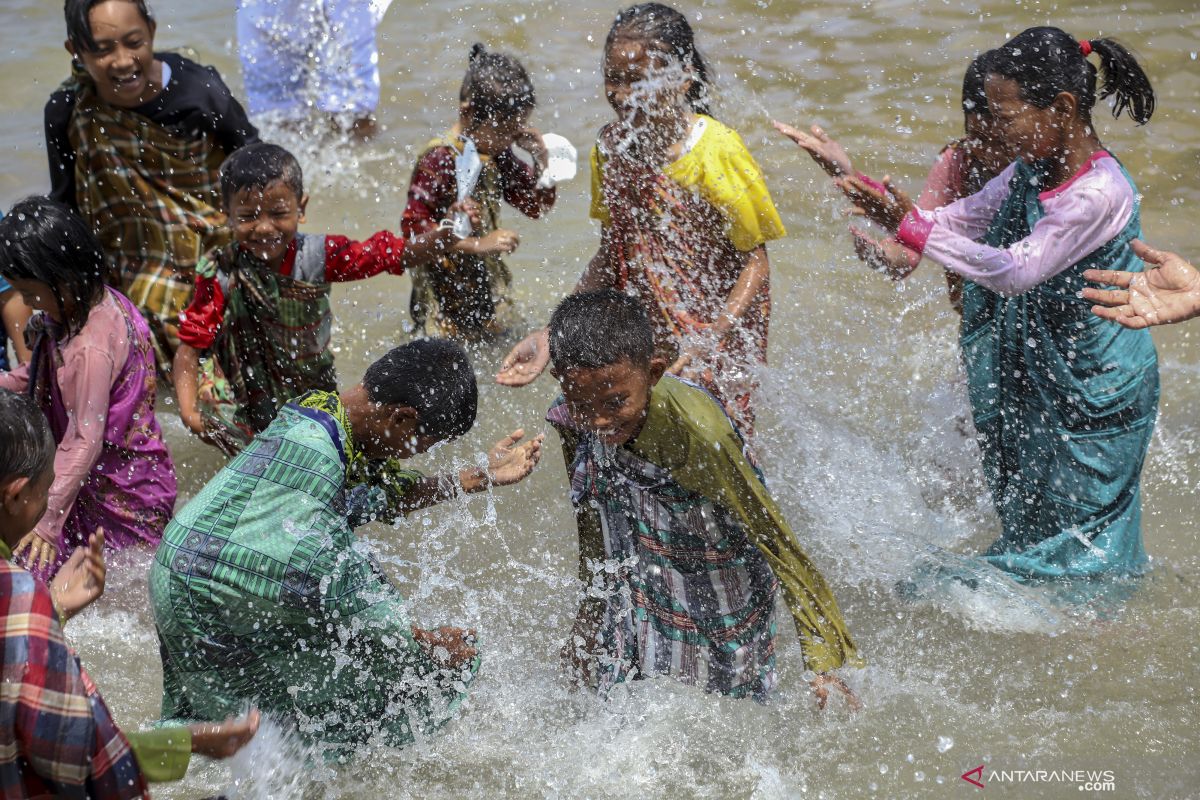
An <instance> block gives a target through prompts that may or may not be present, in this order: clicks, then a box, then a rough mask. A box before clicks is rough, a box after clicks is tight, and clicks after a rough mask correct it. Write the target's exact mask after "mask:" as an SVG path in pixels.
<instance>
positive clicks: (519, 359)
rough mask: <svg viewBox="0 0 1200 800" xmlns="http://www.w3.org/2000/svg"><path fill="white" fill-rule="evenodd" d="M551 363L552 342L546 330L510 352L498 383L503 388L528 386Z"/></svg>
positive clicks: (534, 334)
mask: <svg viewBox="0 0 1200 800" xmlns="http://www.w3.org/2000/svg"><path fill="white" fill-rule="evenodd" d="M549 363H550V341H549V338H548V334H547V332H546V329H545V328H542V329H541V330H536V331H534V332H533V333H531V334H529V335H528V336H526V337H525V338H524V339H522V340H521V341H519V342H517V344H516V345H515V346H514V347H513V349H512V350H509V351H508V355H507V356H505V357H504V363H503V364H501V365H500V371H499V372H498V373H496V383H498V384H500V385H501V386H513V387H517V386H527V385H528V384H530V383H533V381H534V380H535V379H536V378H537V376H538V375H541V374H542V372H543V371H544V370H545V369H546V365H547V364H549Z"/></svg>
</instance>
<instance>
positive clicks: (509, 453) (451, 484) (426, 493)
mask: <svg viewBox="0 0 1200 800" xmlns="http://www.w3.org/2000/svg"><path fill="white" fill-rule="evenodd" d="M523 438H525V431H523V430H520V429H518V430H515V431H513V432H512V433H510V434H509V435H508V436H506V437H504V438H503V439H501V440H500V441H498V442H496V444H495V445H493V446H492V449H491V451H490V452H489V453H488V466H487V469H486V470H484V469H482V468H480V467H467V468H466V469H463V470H459V472H458V474H457V475H456V476H451V475H442V476H436V477H432V478H425V479H424V480H421V481H418V482H417V483H416V484H415V485H414V486H412V487H411V488H409V489H408V490H407V491H406V492H405V493H404V497H403V498H402V499H401V501H400V503H399V507H398V508H397V509H396V510H397V511H399V512H400V513H403V514H407V513H410V512H412V511H418V510H420V509H422V508H428V507H429V506H433V505H437V504H438V503H441V502H444V501H446V500H449V499H451V498H453V497H455V496H457V495H458V494H459V492H460V491H461V492H462V493H464V494H475V493H477V492H482V491H484V490H485V489H487V488H489V487H491V486H510V485H512V484H514V483H518V482H520V481H521V480H523V479H524V478H525V477H526V476H527V475H529V473H531V472H533V468H534V467H536V466H537V463H538V461H539V460H541V457H542V440H543V439H544V438H545V436H544V435H543V434H538V435H537V436H535V437H533V438H532V439H530V440H529V441H527V442H524V443H520V442H521V439H523Z"/></svg>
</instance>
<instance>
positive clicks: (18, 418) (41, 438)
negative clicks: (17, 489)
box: [0, 389, 55, 482]
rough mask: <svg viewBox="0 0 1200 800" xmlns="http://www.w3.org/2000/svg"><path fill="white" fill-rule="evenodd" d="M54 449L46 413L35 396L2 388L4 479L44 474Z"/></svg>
mask: <svg viewBox="0 0 1200 800" xmlns="http://www.w3.org/2000/svg"><path fill="white" fill-rule="evenodd" d="M54 451H55V444H54V436H53V434H51V433H50V426H49V425H48V424H47V423H46V415H45V414H43V413H42V410H41V409H40V408H38V405H37V403H35V402H34V401H33V398H32V397H30V396H29V395H27V394H19V393H17V392H10V391H9V390H7V389H0V482H3V481H8V480H12V479H13V478H36V477H38V476H40V475H42V474H44V473H45V472H46V470H48V469H50V465H51V464H53V463H54Z"/></svg>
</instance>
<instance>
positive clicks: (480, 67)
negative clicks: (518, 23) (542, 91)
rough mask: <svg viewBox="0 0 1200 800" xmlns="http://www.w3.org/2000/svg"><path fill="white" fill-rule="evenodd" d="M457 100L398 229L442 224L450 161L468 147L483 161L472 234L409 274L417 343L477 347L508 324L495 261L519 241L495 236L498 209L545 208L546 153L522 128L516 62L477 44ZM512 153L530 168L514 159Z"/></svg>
mask: <svg viewBox="0 0 1200 800" xmlns="http://www.w3.org/2000/svg"><path fill="white" fill-rule="evenodd" d="M458 98H459V107H458V122H457V123H455V124H454V126H453V127H451V128H450V130H449V131H447V132H446V133H445V134H444V135H443V136H441V137H439V138H437V139H434V140H433V141H431V142H430V143H429V144H428V145H426V148H425V152H423V153H422V154H421V156H420V158H418V160H417V166H416V168H415V169H414V170H413V176H412V181H411V183H410V184H409V187H408V205H407V206H406V207H405V209H404V217H403V219H402V221H401V229H402V230H403V232H404V235H405V236H410V237H411V236H417V235H419V234H423V233H427V232H429V231H432V230H433V229H434V228H436V227H437V225H438V223H439V222H440V221H441V220H442V219H445V218H446V216H447V213H448V210H449V208H450V205H451V204H452V203H454V202H455V200H456V199H457V198H458V191H459V186H458V180H457V177H456V171H455V161H456V160H457V159H458V158H460V157H462V154H463V151H464V149H465V148H468V147H473V148H474V149H475V151H476V152H477V153H478V155H479V159H480V161H481V162H482V166H481V169H480V172H479V178H478V180H477V181H476V183H475V187H474V188H473V189H472V191H471V193H470V197H471V198H472V199H473V200H474V201H475V202H477V203H478V204H479V206H480V207H481V209H482V213H481V214H480V217H481V218H480V222H479V225H477V226H476V228H475V230H474V231H472V233H471V235H470V236H468V237H466V238H465V239H462V240H461V241H459V242H457V243H456V244H454V246H453V247H451V248H450V251H449V252H448V253H447V254H446V255H445V256H443V257H442V258H441V260H440V262H438V263H435V264H431V265H429V266H427V267H420V268H418V269H416V270H414V271H413V273H412V276H413V290H412V302H411V310H412V317H413V322H414V323H415V324H416V326H417V329H418V330H419V331H422V332H423V333H424V334H425V335H428V336H450V337H455V338H460V339H466V340H480V339H489V338H494V337H496V336H499V335H502V334H503V333H505V332H506V331H507V330H508V329H510V328H511V327H512V326H513V324H514V323H515V322H516V319H515V312H514V310H513V308H512V298H511V296H510V295H511V290H512V273H511V272H510V271H509V269H508V266H507V265H506V264H505V263H504V260H503V259H502V258H501V256H503V255H505V254H506V253H511V252H513V251H514V250H516V248H517V245H518V244H519V243H520V237H519V236H518V235H517V234H516V232H515V231H511V230H507V229H505V228H501V227H500V201H501V200H504V201H505V202H507V203H508V204H509V205H511V206H513V207H514V208H516V209H517V210H518V211H520V212H521V213H522V214H524V215H525V216H527V217H531V218H534V219H536V218H538V217H540V216H541V215H542V214H544V213H546V212H547V211H549V210H550V208H551V207H552V206H553V205H554V200H555V196H556V192H555V188H554V184H553V183H552V182H549V181H547V180H543V179H541V177H540V176H541V173H542V172H543V171H544V170H545V168H546V163H547V158H546V146H545V143H544V142H543V141H542V135H541V134H540V133H539V132H538V131H537V129H536V128H531V127H529V125H528V123H529V115H530V114H531V113H532V112H533V109H534V106H535V105H536V102H537V98H536V96H535V95H534V91H533V83H532V82H530V80H529V76H528V74H526V72H525V68H524V67H523V66H521V62H519V61H517V59H515V58H513V57H512V56H509V55H505V54H504V53H489V52H487V51H486V50H485V49H484V47H483V45H481V44H476V45H475V46H474V47H472V48H471V55H470V59H469V65H468V67H467V74H466V76H465V77H464V78H463V82H462V88H461V89H459V93H458ZM514 146H516V147H519V148H521V149H522V150H524V151H525V152H527V153H529V155H530V156H531V157H532V158H533V164H532V165H529V164H526V163H525V162H524V161H522V160H521V159H519V158H518V157H517V156H516V154H515V153H514V152H513V147H514Z"/></svg>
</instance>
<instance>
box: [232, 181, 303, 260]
mask: <svg viewBox="0 0 1200 800" xmlns="http://www.w3.org/2000/svg"><path fill="white" fill-rule="evenodd" d="M307 205H308V195H304V196H303V197H297V196H296V193H295V192H294V191H293V190H292V189H290V188H289V187H288V186H287V184H286V183H284V182H283V181H281V180H280V181H275V182H273V183H271V184H269V185H268V186H267V187H266V188H265V189H258V188H253V187H252V188H249V189H241V190H238V191H236V192H234V193H233V196H232V197H231V198H230V199H229V208H228V209H226V212H227V213H228V214H229V225H230V227H232V228H233V238H234V239H235V240H236V241H237V243H238V244H239V245H240V246H241V247H242V248H243V249H245V250H246V251H248V252H249V253H250V254H251V255H252V256H254V257H255V258H257V259H260V260H262V261H265V262H267V264H268V265H270V266H271V267H272V268H276V267H278V266H279V265H280V264H281V263H283V257H284V255H286V254H287V249H288V246H289V245H290V244H291V243H292V240H293V239H295V238H296V231H297V230H298V229H299V227H300V224H301V223H302V222H304V209H305V207H307Z"/></svg>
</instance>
